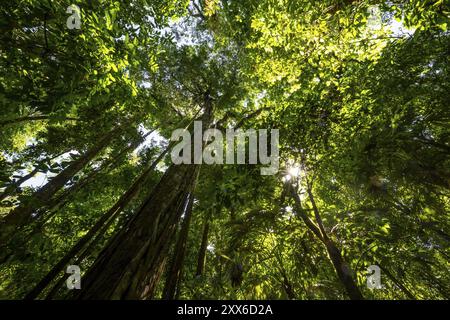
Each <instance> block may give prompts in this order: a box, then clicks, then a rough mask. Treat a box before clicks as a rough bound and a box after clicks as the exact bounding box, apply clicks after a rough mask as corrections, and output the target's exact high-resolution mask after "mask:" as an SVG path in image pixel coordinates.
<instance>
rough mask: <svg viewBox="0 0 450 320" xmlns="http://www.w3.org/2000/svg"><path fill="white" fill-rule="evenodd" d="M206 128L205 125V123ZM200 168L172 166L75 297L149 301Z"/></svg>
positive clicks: (206, 118)
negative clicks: (151, 289) (153, 284)
mask: <svg viewBox="0 0 450 320" xmlns="http://www.w3.org/2000/svg"><path fill="white" fill-rule="evenodd" d="M204 110H205V111H204V114H203V116H202V120H203V125H204V127H205V128H207V127H209V125H210V123H211V120H212V101H211V98H210V96H209V94H208V93H207V92H206V93H205V95H204ZM205 124H206V125H205ZM199 168H200V166H199V165H192V164H190V165H188V164H180V165H171V166H170V167H169V168H168V169H167V170H166V172H165V174H164V175H163V177H162V178H161V180H160V182H159V183H158V185H157V186H156V187H155V189H154V190H153V191H152V193H151V194H150V196H149V197H148V199H147V201H146V202H145V203H144V204H143V206H142V207H141V208H140V210H138V211H137V213H136V215H135V216H134V217H133V218H132V219H131V220H130V221H129V223H127V225H126V227H125V228H123V229H122V230H121V231H120V232H119V233H118V234H117V235H116V236H115V237H114V238H113V239H112V241H111V242H110V243H109V244H108V245H107V247H106V248H105V249H104V250H103V251H102V252H101V253H100V255H99V257H97V259H96V261H95V262H94V265H93V266H92V267H91V268H90V269H89V270H88V272H87V273H86V274H85V276H84V277H83V279H82V286H83V287H82V289H81V290H79V292H77V293H74V295H73V296H72V297H69V298H73V299H113V300H116V299H133V300H135V299H147V298H149V297H150V294H149V290H148V285H149V284H150V283H154V280H155V279H154V278H155V274H157V273H158V272H159V271H160V270H161V264H162V263H163V262H164V261H165V257H166V256H167V252H168V248H169V247H170V245H171V244H172V243H173V236H174V234H175V232H176V228H177V225H178V223H179V220H180V218H181V215H182V213H183V212H184V210H185V207H186V205H187V198H188V194H189V193H192V192H193V191H194V189H195V184H196V180H197V176H198V171H199Z"/></svg>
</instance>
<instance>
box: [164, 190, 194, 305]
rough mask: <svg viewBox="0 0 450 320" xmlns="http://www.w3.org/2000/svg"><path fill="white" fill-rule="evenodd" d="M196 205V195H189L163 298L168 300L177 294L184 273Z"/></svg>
mask: <svg viewBox="0 0 450 320" xmlns="http://www.w3.org/2000/svg"><path fill="white" fill-rule="evenodd" d="M193 203H194V195H193V193H191V194H190V195H189V203H188V206H187V208H186V213H185V216H184V219H183V224H182V227H181V230H180V234H179V236H178V241H177V243H176V245H175V248H174V252H173V258H172V261H171V264H170V267H169V269H168V271H167V278H166V284H165V286H164V289H163V294H162V298H163V299H167V300H173V299H174V297H175V292H176V290H177V288H178V286H179V283H180V279H181V273H182V271H183V261H184V256H185V254H186V243H187V239H188V234H189V226H190V223H191V217H192V205H193Z"/></svg>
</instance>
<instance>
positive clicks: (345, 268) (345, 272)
mask: <svg viewBox="0 0 450 320" xmlns="http://www.w3.org/2000/svg"><path fill="white" fill-rule="evenodd" d="M288 187H289V188H290V191H291V195H292V197H293V198H294V201H295V207H296V211H297V213H298V214H299V216H300V217H301V218H302V220H303V221H304V222H305V224H306V225H307V226H308V228H309V229H310V230H311V231H312V232H313V233H314V234H315V235H316V236H317V238H318V239H319V240H320V241H321V242H322V243H323V244H324V245H325V248H326V250H327V253H328V256H329V258H330V260H331V262H332V264H333V267H334V269H335V271H336V274H337V276H338V278H339V281H340V282H341V283H342V285H343V286H344V288H345V291H346V292H347V295H348V296H349V297H350V299H352V300H362V299H364V297H363V295H362V294H361V291H360V290H359V288H358V286H357V285H356V281H355V280H354V279H353V276H352V271H351V269H350V267H349V265H348V264H347V262H346V261H345V260H344V258H343V257H342V254H341V251H340V250H339V248H338V247H337V246H336V244H335V243H334V242H333V240H331V239H330V238H329V237H328V235H327V233H326V231H325V227H324V226H323V223H322V219H321V217H320V213H319V210H318V208H317V206H316V203H315V201H314V197H313V194H312V192H311V189H309V188H308V195H309V198H310V200H311V203H312V206H313V210H314V215H315V218H316V223H317V224H318V226H317V225H315V224H314V223H313V222H312V221H311V220H310V219H309V217H308V216H307V214H306V212H305V211H304V210H303V208H302V205H301V200H300V197H299V196H298V194H297V191H296V190H295V189H294V187H293V186H292V185H289V186H288Z"/></svg>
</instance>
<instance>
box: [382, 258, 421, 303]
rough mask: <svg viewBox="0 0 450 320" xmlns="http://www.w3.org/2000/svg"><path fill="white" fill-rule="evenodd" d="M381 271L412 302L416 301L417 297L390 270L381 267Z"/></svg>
mask: <svg viewBox="0 0 450 320" xmlns="http://www.w3.org/2000/svg"><path fill="white" fill-rule="evenodd" d="M380 269H381V270H382V271H383V273H384V274H386V275H387V277H388V278H389V279H390V280H391V281H392V282H393V283H394V284H395V285H396V286H397V287H398V288H400V290H402V291H403V293H404V294H405V295H406V296H407V297H408V299H410V300H416V297H414V295H413V294H412V293H411V291H409V290H408V288H406V287H405V286H404V285H403V284H402V283H401V282H400V281H399V280H398V279H397V278H396V277H395V276H394V275H393V274H392V273H391V272H390V271H389V270H387V269H386V268H384V267H383V266H380Z"/></svg>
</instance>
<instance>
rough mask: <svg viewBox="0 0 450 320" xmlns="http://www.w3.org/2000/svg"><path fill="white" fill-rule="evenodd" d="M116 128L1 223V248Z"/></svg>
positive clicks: (87, 160)
mask: <svg viewBox="0 0 450 320" xmlns="http://www.w3.org/2000/svg"><path fill="white" fill-rule="evenodd" d="M118 129H119V128H116V129H114V130H112V131H110V132H109V133H107V134H106V135H104V136H103V137H102V138H101V139H100V141H99V142H98V143H97V144H96V145H94V146H93V147H91V148H90V149H89V150H88V151H86V152H85V153H84V154H83V155H82V156H81V157H79V158H78V159H77V160H75V161H73V162H72V163H71V164H70V165H69V166H68V167H67V168H65V169H64V170H63V171H62V172H60V173H59V174H58V175H57V176H55V177H54V178H52V179H51V180H50V181H49V182H48V183H47V184H46V185H45V186H43V187H42V188H40V189H39V190H37V191H36V192H35V193H34V194H33V197H32V199H33V200H32V201H29V202H27V203H23V204H21V205H19V206H18V207H16V208H15V209H13V210H12V211H11V212H10V213H9V214H8V215H6V216H5V217H4V218H3V219H2V221H1V222H0V246H3V245H5V244H6V242H7V240H8V239H9V238H10V237H11V235H12V234H13V233H14V232H15V231H16V230H17V229H18V228H20V227H21V226H23V225H25V224H26V223H27V222H28V220H29V219H30V218H31V216H32V214H33V213H34V212H36V211H37V210H38V209H39V208H41V207H42V206H45V205H46V204H48V203H49V202H50V201H51V199H52V197H53V196H54V195H55V193H56V192H58V191H59V190H61V189H62V188H63V187H64V185H65V184H66V183H67V182H68V181H69V180H70V179H72V178H73V177H74V176H75V174H77V173H78V172H79V171H80V170H81V169H83V168H84V166H86V165H87V164H88V163H89V162H90V161H91V160H92V159H93V158H94V157H95V156H96V155H97V154H98V153H99V152H100V151H101V150H102V149H103V148H104V147H106V145H108V143H109V142H110V140H111V139H112V137H113V136H114V135H115V134H116V133H117V130H118Z"/></svg>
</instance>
